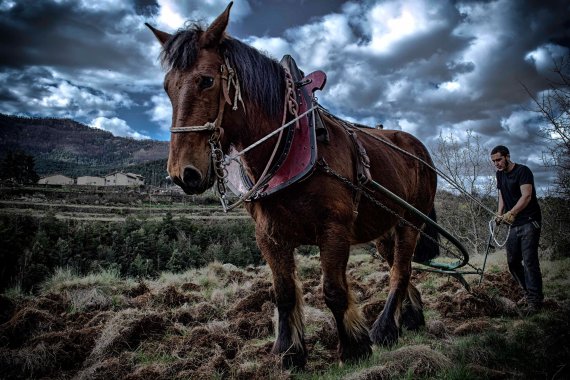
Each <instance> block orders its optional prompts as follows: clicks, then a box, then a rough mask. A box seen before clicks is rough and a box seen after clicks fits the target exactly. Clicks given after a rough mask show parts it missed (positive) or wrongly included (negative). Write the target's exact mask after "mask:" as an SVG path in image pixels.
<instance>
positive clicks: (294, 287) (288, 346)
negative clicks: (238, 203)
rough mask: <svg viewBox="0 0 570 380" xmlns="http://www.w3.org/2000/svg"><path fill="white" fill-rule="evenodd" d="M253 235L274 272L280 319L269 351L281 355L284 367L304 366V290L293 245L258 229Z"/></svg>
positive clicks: (305, 355) (274, 288) (305, 351)
mask: <svg viewBox="0 0 570 380" xmlns="http://www.w3.org/2000/svg"><path fill="white" fill-rule="evenodd" d="M256 238H257V244H258V246H259V248H260V250H261V253H262V255H263V257H264V258H265V260H266V261H267V264H268V265H269V267H270V268H271V272H272V273H273V290H274V292H275V302H276V304H277V312H278V318H279V319H278V322H277V337H276V340H275V343H274V345H273V349H272V353H274V354H277V355H282V363H283V366H284V367H285V368H303V367H304V366H305V363H306V362H307V349H306V346H305V333H304V323H303V292H302V289H301V283H300V281H299V280H298V279H297V271H296V268H295V258H294V253H293V252H294V248H293V247H291V246H290V245H289V244H287V243H285V242H284V243H279V242H277V241H275V240H273V239H271V238H270V237H269V236H267V235H265V234H264V233H262V232H257V233H256Z"/></svg>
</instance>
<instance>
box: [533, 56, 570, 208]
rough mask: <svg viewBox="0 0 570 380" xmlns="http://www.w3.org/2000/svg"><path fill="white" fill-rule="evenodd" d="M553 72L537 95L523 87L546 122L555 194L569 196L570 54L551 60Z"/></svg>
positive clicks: (548, 162)
mask: <svg viewBox="0 0 570 380" xmlns="http://www.w3.org/2000/svg"><path fill="white" fill-rule="evenodd" d="M552 71H553V72H554V77H555V79H547V81H548V87H549V88H548V90H546V91H543V92H542V93H540V94H539V95H537V96H535V95H534V94H533V93H532V92H531V91H530V90H529V89H528V88H527V87H526V86H525V85H524V84H523V87H524V89H525V90H526V92H527V93H528V94H529V96H530V97H531V98H532V100H533V102H534V103H535V105H536V106H537V110H536V111H537V112H538V113H540V114H541V115H542V116H543V118H544V119H545V121H546V124H545V125H544V127H542V129H541V132H542V134H543V136H544V137H545V138H546V139H548V140H550V141H552V143H553V144H552V145H551V147H550V149H549V150H550V152H549V153H550V155H549V156H550V159H545V162H546V163H547V164H549V165H551V166H554V167H555V168H556V169H557V179H556V187H557V190H558V193H559V195H560V196H562V197H563V198H565V199H570V55H568V56H566V57H565V58H562V59H560V60H554V68H553V70H552Z"/></svg>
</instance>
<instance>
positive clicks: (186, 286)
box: [180, 282, 201, 292]
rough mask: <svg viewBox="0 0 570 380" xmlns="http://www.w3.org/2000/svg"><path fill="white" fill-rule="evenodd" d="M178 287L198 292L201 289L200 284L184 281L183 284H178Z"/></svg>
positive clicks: (186, 290)
mask: <svg viewBox="0 0 570 380" xmlns="http://www.w3.org/2000/svg"><path fill="white" fill-rule="evenodd" d="M180 289H182V290H183V291H185V292H198V291H200V289H201V286H200V285H196V284H194V283H192V282H185V283H184V284H182V285H181V286H180Z"/></svg>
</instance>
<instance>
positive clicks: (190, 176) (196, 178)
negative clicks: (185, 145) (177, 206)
mask: <svg viewBox="0 0 570 380" xmlns="http://www.w3.org/2000/svg"><path fill="white" fill-rule="evenodd" d="M182 181H183V182H184V183H185V184H186V186H188V187H197V186H199V185H200V182H202V175H201V174H200V172H199V171H198V170H196V168H194V167H193V166H186V167H185V168H184V175H183V177H182Z"/></svg>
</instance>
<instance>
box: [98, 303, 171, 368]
mask: <svg viewBox="0 0 570 380" xmlns="http://www.w3.org/2000/svg"><path fill="white" fill-rule="evenodd" d="M166 327H167V322H166V321H165V320H164V319H163V317H162V316H161V315H160V314H158V313H151V312H146V313H145V312H142V311H140V310H137V309H126V310H121V311H120V312H118V313H117V314H116V315H115V316H114V317H113V318H112V319H111V320H109V321H108V322H107V324H106V325H105V328H104V329H103V331H102V333H101V335H100V336H99V338H98V339H97V341H96V344H95V347H94V348H93V351H91V354H90V355H89V358H88V359H87V362H88V363H89V364H94V363H96V362H97V361H100V360H101V359H102V358H104V357H106V356H107V355H108V354H111V353H115V352H120V351H121V350H123V349H124V348H127V347H128V348H129V349H131V350H134V349H135V348H136V347H137V346H138V345H139V343H140V342H141V341H142V340H144V339H148V338H150V337H152V336H153V335H159V334H160V333H162V332H163V331H164V330H165V329H166Z"/></svg>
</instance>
